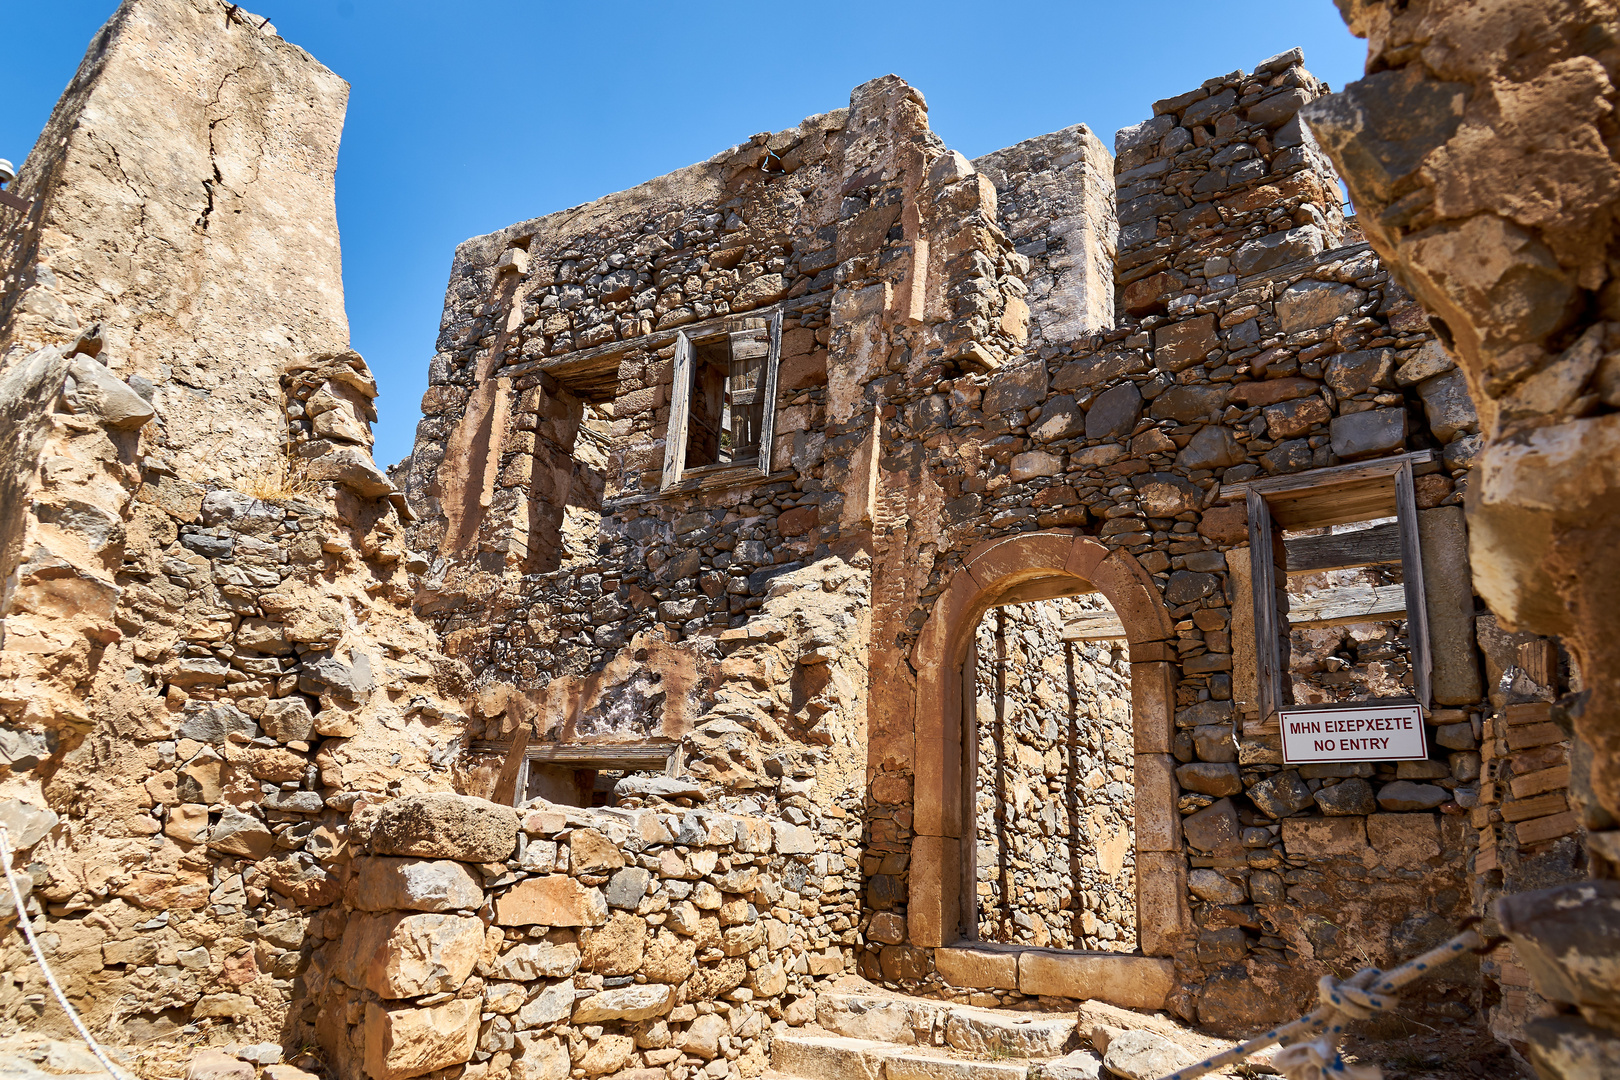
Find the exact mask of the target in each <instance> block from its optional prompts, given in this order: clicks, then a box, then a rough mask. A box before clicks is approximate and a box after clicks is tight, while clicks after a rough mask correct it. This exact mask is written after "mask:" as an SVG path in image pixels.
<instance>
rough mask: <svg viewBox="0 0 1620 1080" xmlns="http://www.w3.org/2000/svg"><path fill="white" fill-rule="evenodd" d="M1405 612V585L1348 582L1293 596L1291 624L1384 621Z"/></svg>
mask: <svg viewBox="0 0 1620 1080" xmlns="http://www.w3.org/2000/svg"><path fill="white" fill-rule="evenodd" d="M1405 615H1406V586H1405V585H1346V586H1344V587H1343V588H1338V589H1324V590H1322V591H1321V592H1319V593H1317V594H1315V595H1314V596H1310V597H1306V598H1297V597H1295V598H1290V600H1289V606H1288V625H1289V626H1290V627H1294V628H1298V627H1308V626H1340V625H1343V624H1345V623H1356V622H1382V621H1388V620H1391V619H1397V618H1402V617H1404V616H1405Z"/></svg>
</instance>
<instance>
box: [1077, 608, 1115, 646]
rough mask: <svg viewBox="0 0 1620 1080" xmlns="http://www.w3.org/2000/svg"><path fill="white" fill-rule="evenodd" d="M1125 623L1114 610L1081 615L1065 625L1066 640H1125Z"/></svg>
mask: <svg viewBox="0 0 1620 1080" xmlns="http://www.w3.org/2000/svg"><path fill="white" fill-rule="evenodd" d="M1124 639H1125V624H1124V623H1122V622H1120V621H1119V616H1118V615H1115V614H1114V613H1113V612H1112V611H1099V612H1097V613H1096V614H1095V615H1079V616H1076V617H1075V618H1073V619H1070V620H1069V621H1068V622H1067V623H1066V624H1065V625H1064V627H1063V640H1064V641H1123V640H1124Z"/></svg>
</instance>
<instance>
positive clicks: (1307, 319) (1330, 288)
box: [1277, 281, 1367, 334]
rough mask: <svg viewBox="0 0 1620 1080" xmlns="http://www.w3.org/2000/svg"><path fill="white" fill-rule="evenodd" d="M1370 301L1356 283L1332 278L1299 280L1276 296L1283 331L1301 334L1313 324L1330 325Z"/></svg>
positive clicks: (1278, 318) (1278, 316) (1278, 317)
mask: <svg viewBox="0 0 1620 1080" xmlns="http://www.w3.org/2000/svg"><path fill="white" fill-rule="evenodd" d="M1366 300H1367V294H1366V293H1364V292H1362V291H1361V290H1360V289H1358V288H1356V287H1355V286H1353V285H1340V284H1338V283H1337V282H1331V281H1297V282H1295V283H1294V284H1292V285H1290V286H1288V288H1286V289H1284V290H1283V292H1282V295H1281V296H1279V297H1277V321H1278V322H1279V323H1281V324H1282V328H1283V332H1284V333H1288V334H1294V333H1298V332H1299V331H1301V330H1305V329H1308V328H1310V327H1314V326H1327V325H1328V324H1330V323H1332V322H1333V320H1335V319H1337V318H1338V317H1339V316H1341V315H1349V314H1350V313H1351V312H1353V311H1355V310H1356V308H1358V307H1360V306H1361V305H1362V304H1363V303H1365V302H1366Z"/></svg>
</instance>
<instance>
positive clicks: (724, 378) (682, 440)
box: [663, 313, 782, 488]
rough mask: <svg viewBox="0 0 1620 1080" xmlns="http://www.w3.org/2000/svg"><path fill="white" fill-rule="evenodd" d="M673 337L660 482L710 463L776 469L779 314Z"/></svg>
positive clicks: (718, 467) (715, 467)
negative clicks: (773, 445)
mask: <svg viewBox="0 0 1620 1080" xmlns="http://www.w3.org/2000/svg"><path fill="white" fill-rule="evenodd" d="M739 323H740V328H737V329H731V330H728V331H724V332H721V333H716V334H707V335H689V334H687V333H685V332H684V331H683V332H681V333H679V334H678V335H677V336H676V341H675V364H674V374H673V383H672V385H673V389H674V393H673V396H672V400H671V404H670V420H669V431H668V434H667V436H666V438H665V450H664V480H663V486H664V487H666V488H667V487H669V486H670V485H671V484H677V483H680V482H681V480H683V479H685V478H686V477H688V476H690V475H693V474H701V473H703V472H706V471H709V470H716V471H718V470H723V469H743V468H752V469H757V470H758V471H759V472H760V473H761V474H767V473H769V472H770V469H771V452H770V451H771V438H772V433H773V427H774V414H775V408H774V406H775V401H776V364H777V357H778V353H779V351H780V343H781V326H782V316H781V314H780V313H778V314H776V315H774V316H772V317H770V318H768V319H767V318H759V317H754V318H745V319H741V320H737V321H736V322H734V323H733V324H732V325H733V326H737V325H738V324H739Z"/></svg>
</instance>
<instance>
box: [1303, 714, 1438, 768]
mask: <svg viewBox="0 0 1620 1080" xmlns="http://www.w3.org/2000/svg"><path fill="white" fill-rule="evenodd" d="M1278 720H1279V722H1280V723H1281V724H1282V737H1283V760H1284V761H1285V762H1287V763H1288V764H1290V765H1305V764H1309V763H1312V762H1317V761H1417V760H1421V759H1423V758H1426V757H1428V756H1429V749H1428V747H1427V746H1425V745H1424V741H1423V710H1422V709H1420V708H1419V707H1418V706H1416V705H1378V704H1369V705H1358V706H1356V707H1354V708H1336V709H1322V708H1316V709H1283V710H1282V711H1281V713H1279V714H1278Z"/></svg>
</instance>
